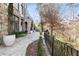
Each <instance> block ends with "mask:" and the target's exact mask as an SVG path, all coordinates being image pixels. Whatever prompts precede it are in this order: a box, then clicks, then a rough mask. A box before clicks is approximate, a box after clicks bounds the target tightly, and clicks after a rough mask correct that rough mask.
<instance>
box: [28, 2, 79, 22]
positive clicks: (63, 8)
mask: <svg viewBox="0 0 79 59" xmlns="http://www.w3.org/2000/svg"><path fill="white" fill-rule="evenodd" d="M71 6H72V7H71ZM71 6H69V5H67V4H66V3H63V4H59V12H60V15H61V18H63V20H72V15H71V14H72V13H73V12H74V13H75V14H74V16H76V17H77V18H78V19H79V16H78V14H79V4H77V3H76V4H74V5H71ZM27 10H28V12H29V14H30V15H31V17H32V18H33V21H34V22H35V23H38V22H40V17H39V13H38V11H37V5H36V4H35V3H28V4H27Z"/></svg>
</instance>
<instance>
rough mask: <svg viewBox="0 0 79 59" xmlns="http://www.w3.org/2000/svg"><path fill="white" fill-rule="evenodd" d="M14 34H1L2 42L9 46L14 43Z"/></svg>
mask: <svg viewBox="0 0 79 59" xmlns="http://www.w3.org/2000/svg"><path fill="white" fill-rule="evenodd" d="M15 37H16V36H15V35H14V34H13V35H5V36H3V43H4V44H5V46H11V45H13V44H14V42H15Z"/></svg>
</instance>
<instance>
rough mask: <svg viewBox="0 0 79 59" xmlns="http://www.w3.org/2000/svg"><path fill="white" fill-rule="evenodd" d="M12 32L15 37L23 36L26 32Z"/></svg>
mask: <svg viewBox="0 0 79 59" xmlns="http://www.w3.org/2000/svg"><path fill="white" fill-rule="evenodd" d="M14 34H15V35H16V37H17V38H18V37H23V36H25V34H27V33H26V32H15V33H14Z"/></svg>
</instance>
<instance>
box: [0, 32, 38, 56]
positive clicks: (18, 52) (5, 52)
mask: <svg viewBox="0 0 79 59" xmlns="http://www.w3.org/2000/svg"><path fill="white" fill-rule="evenodd" d="M38 38H39V33H38V32H34V33H31V34H27V35H26V36H25V37H21V38H18V39H16V41H15V43H14V45H13V46H11V47H4V46H0V56H25V54H26V48H27V47H28V45H29V44H30V43H32V42H33V41H35V40H38Z"/></svg>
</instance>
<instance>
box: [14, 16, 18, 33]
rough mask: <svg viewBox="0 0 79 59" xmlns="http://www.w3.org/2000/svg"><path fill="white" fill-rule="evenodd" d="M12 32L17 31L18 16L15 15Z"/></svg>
mask: <svg viewBox="0 0 79 59" xmlns="http://www.w3.org/2000/svg"><path fill="white" fill-rule="evenodd" d="M14 20H15V22H14V32H19V18H18V17H17V16H14Z"/></svg>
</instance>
